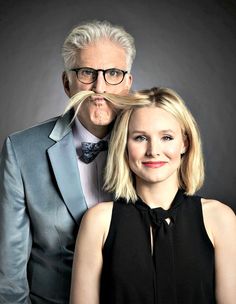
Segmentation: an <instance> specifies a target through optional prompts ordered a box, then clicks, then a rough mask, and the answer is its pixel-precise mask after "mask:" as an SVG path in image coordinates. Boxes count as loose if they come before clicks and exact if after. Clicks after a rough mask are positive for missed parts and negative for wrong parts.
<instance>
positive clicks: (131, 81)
mask: <svg viewBox="0 0 236 304" xmlns="http://www.w3.org/2000/svg"><path fill="white" fill-rule="evenodd" d="M128 77H129V78H128V91H130V89H131V86H132V83H133V76H132V75H131V74H129V76H128Z"/></svg>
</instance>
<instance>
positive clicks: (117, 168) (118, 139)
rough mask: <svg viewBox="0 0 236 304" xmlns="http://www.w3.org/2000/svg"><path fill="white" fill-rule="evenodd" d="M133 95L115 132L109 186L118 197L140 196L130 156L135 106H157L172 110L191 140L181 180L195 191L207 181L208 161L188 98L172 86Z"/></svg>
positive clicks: (181, 184) (188, 189)
mask: <svg viewBox="0 0 236 304" xmlns="http://www.w3.org/2000/svg"><path fill="white" fill-rule="evenodd" d="M129 98H130V97H129ZM133 98H134V100H135V102H134V103H132V102H131V103H132V105H130V104H129V103H128V102H129V101H128V102H127V105H126V106H124V107H123V110H122V111H121V112H120V114H119V115H118V117H117V119H116V122H115V125H114V128H113V131H112V135H111V140H110V144H109V151H108V159H107V166H106V170H105V185H104V187H105V189H106V190H108V191H110V192H113V193H114V195H115V198H116V199H117V198H119V197H123V198H125V199H126V200H127V201H129V200H130V201H135V200H136V199H137V194H136V190H135V184H134V181H135V180H134V177H133V173H132V172H131V170H130V168H129V163H128V156H127V137H128V128H129V121H130V117H131V115H132V113H133V111H134V110H135V109H137V108H139V107H148V106H153V105H155V106H156V107H159V108H161V109H164V110H165V111H167V112H169V113H171V114H172V115H173V116H174V117H175V118H176V119H177V121H178V122H179V124H180V126H181V130H182V134H183V137H185V138H186V140H187V150H186V152H185V153H184V154H183V155H182V158H181V165H180V168H179V170H178V183H179V187H180V188H182V189H184V190H185V193H186V194H189V195H192V194H194V193H195V192H196V191H197V190H199V189H200V188H201V186H202V184H203V181H204V162H203V154H202V144H201V138H200V133H199V128H198V126H197V123H196V121H195V119H194V118H193V116H192V114H191V113H190V111H189V110H188V109H187V107H186V105H185V103H184V101H183V100H182V98H181V97H180V96H179V95H178V94H177V93H176V92H175V91H173V90H171V89H168V88H152V89H150V90H142V91H138V92H136V93H135V94H134V95H133ZM131 99H132V98H130V100H131Z"/></svg>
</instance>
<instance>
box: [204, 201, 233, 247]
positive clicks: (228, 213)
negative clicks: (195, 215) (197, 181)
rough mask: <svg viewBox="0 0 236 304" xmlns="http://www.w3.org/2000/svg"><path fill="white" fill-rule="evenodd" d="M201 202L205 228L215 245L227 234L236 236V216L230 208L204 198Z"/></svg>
mask: <svg viewBox="0 0 236 304" xmlns="http://www.w3.org/2000/svg"><path fill="white" fill-rule="evenodd" d="M201 202H202V210H203V218H204V223H205V227H206V230H207V232H208V235H209V237H210V239H211V240H212V243H213V245H215V243H216V242H217V240H218V239H221V238H223V237H224V235H225V234H226V233H230V234H235V235H236V216H235V213H234V211H233V210H232V209H231V208H230V207H229V206H227V205H226V204H224V203H222V202H220V201H217V200H214V199H206V198H202V199H201Z"/></svg>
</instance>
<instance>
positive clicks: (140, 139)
mask: <svg viewBox="0 0 236 304" xmlns="http://www.w3.org/2000/svg"><path fill="white" fill-rule="evenodd" d="M134 139H135V140H136V141H145V140H147V137H146V136H144V135H138V136H136V137H135V138H134Z"/></svg>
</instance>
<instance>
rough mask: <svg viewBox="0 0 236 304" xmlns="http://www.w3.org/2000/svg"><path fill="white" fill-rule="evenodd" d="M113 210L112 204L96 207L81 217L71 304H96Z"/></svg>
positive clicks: (74, 262) (97, 303)
mask: <svg viewBox="0 0 236 304" xmlns="http://www.w3.org/2000/svg"><path fill="white" fill-rule="evenodd" d="M112 206H113V204H112V203H101V204H98V205H96V206H95V207H93V208H91V209H89V210H88V211H87V212H86V214H85V216H84V217H83V220H82V222H81V226H80V229H79V233H78V237H77V241H76V247H75V254H74V261H73V270H72V283H71V295H70V304H99V290H100V275H101V270H102V263H103V262H102V248H103V245H104V242H105V239H106V237H107V233H108V230H109V226H110V221H111V213H112Z"/></svg>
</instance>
